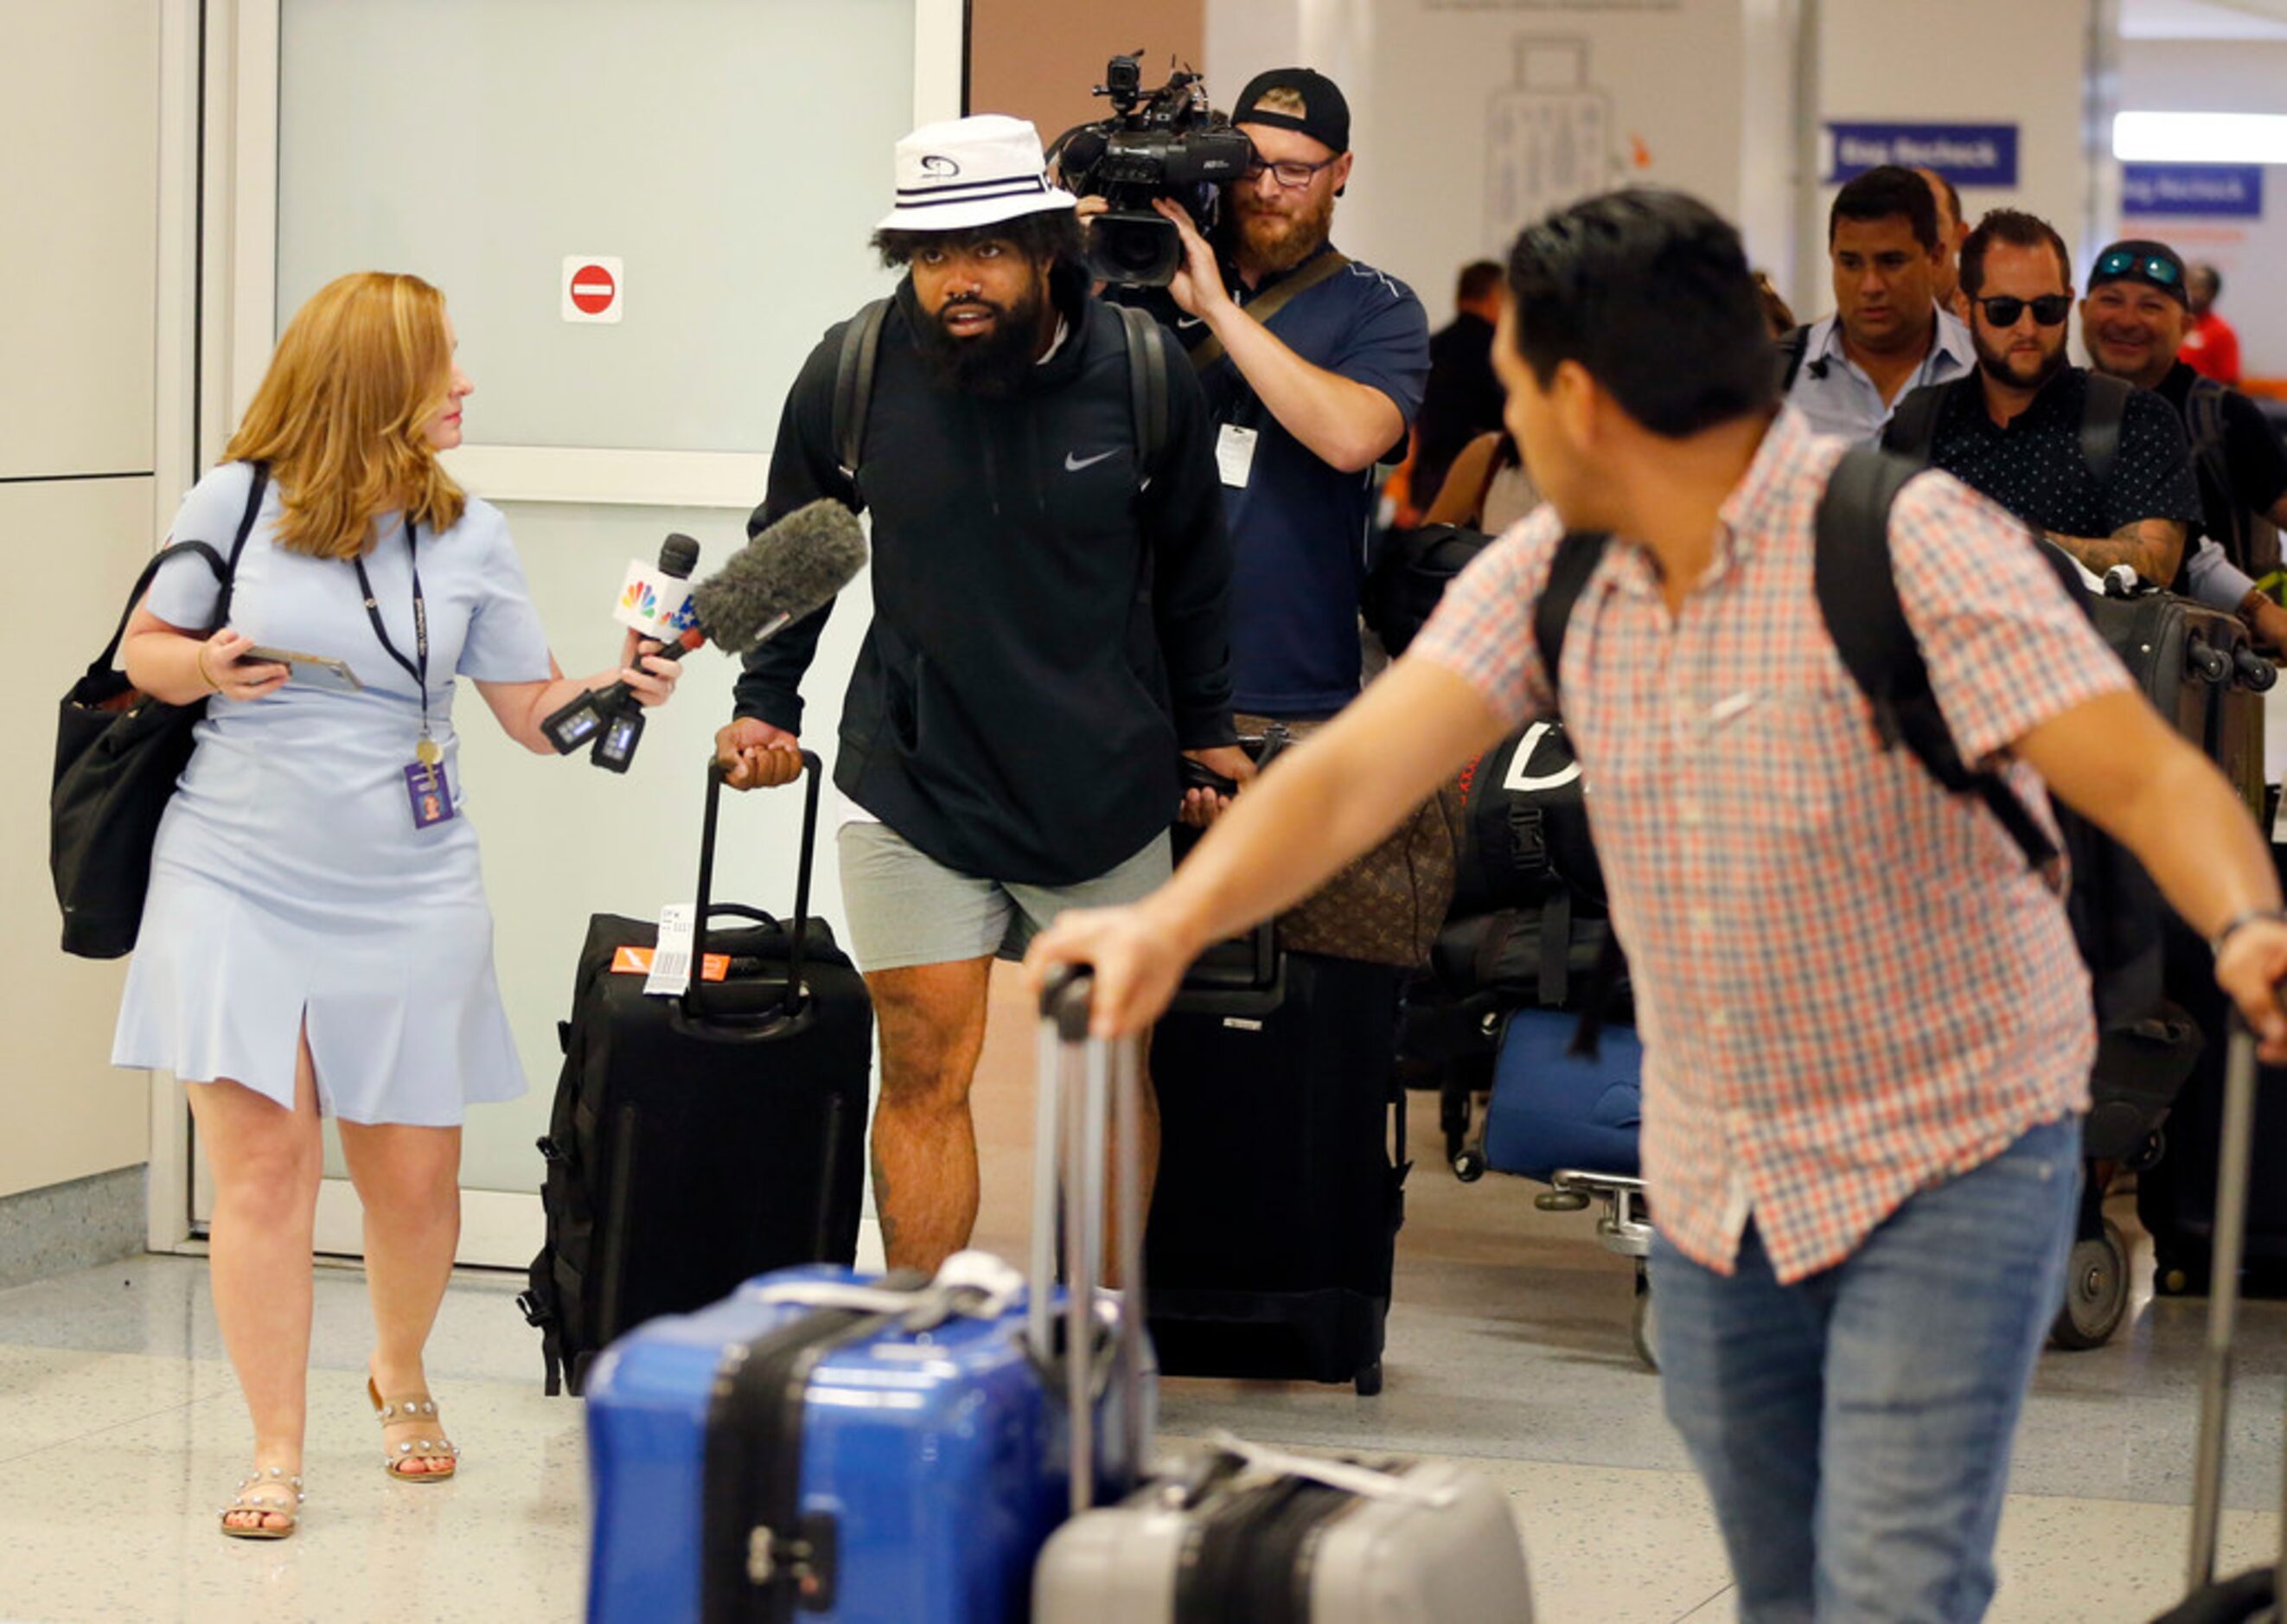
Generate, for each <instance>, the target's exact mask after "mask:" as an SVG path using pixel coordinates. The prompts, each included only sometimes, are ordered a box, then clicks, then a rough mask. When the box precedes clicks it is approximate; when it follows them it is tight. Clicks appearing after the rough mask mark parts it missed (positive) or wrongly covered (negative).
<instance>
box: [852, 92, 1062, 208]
mask: <svg viewBox="0 0 2287 1624" xmlns="http://www.w3.org/2000/svg"><path fill="white" fill-rule="evenodd" d="M1048 169H1049V166H1048V162H1047V160H1046V159H1044V158H1043V157H1042V156H1041V132H1040V131H1037V130H1035V129H1033V126H1032V125H1031V124H1029V123H1026V122H1025V120H1023V119H1021V118H1010V117H1009V115H1007V114H1005V113H980V114H977V115H975V116H973V117H969V118H954V119H947V120H946V121H945V122H944V123H937V124H923V125H922V127H921V128H920V129H918V130H916V131H914V132H913V133H912V134H911V135H909V136H907V137H906V139H904V140H902V141H899V142H898V155H897V179H898V206H897V207H896V208H895V209H892V210H890V212H889V214H888V215H887V216H886V217H884V218H883V219H882V223H881V224H880V225H879V226H876V227H874V229H875V230H877V231H967V230H968V229H969V228H970V227H971V226H997V225H999V224H1000V223H1001V221H1002V220H1013V219H1015V218H1017V216H1018V215H1022V214H1042V213H1046V212H1047V211H1048V210H1051V209H1069V208H1071V207H1072V205H1073V204H1074V203H1075V202H1077V201H1078V200H1077V199H1076V198H1074V197H1073V196H1072V194H1071V193H1069V192H1064V191H1059V190H1057V189H1056V187H1055V186H1050V185H1049V176H1048Z"/></svg>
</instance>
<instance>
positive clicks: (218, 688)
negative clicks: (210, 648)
mask: <svg viewBox="0 0 2287 1624" xmlns="http://www.w3.org/2000/svg"><path fill="white" fill-rule="evenodd" d="M198 665H199V676H200V677H201V679H202V680H203V681H204V682H205V684H206V685H207V687H208V689H209V691H210V692H211V693H221V692H222V685H221V684H220V683H218V682H217V681H216V680H215V679H214V673H213V672H212V671H210V670H208V669H207V646H206V645H205V644H203V643H202V644H200V645H199V654H198Z"/></svg>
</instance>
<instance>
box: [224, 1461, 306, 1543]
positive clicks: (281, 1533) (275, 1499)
mask: <svg viewBox="0 0 2287 1624" xmlns="http://www.w3.org/2000/svg"><path fill="white" fill-rule="evenodd" d="M289 1492H290V1498H289ZM308 1498H309V1496H307V1495H306V1494H305V1493H302V1480H301V1478H299V1477H288V1476H287V1475H286V1469H285V1468H284V1467H282V1466H273V1467H270V1468H268V1469H266V1470H265V1469H264V1468H261V1467H257V1468H256V1469H255V1472H254V1476H252V1477H241V1478H240V1479H239V1480H238V1493H235V1494H233V1495H232V1496H231V1501H230V1504H228V1505H226V1506H225V1507H224V1508H223V1509H222V1532H223V1537H224V1538H225V1539H229V1540H282V1539H284V1538H285V1537H286V1536H287V1535H289V1534H290V1533H293V1532H294V1531H295V1530H296V1529H297V1528H299V1527H300V1526H301V1525H302V1509H301V1508H302V1502H303V1501H305V1500H306V1499H308ZM249 1513H252V1514H253V1515H254V1516H255V1517H256V1518H257V1520H256V1521H254V1522H251V1523H237V1524H233V1522H232V1521H231V1520H230V1519H231V1518H232V1517H243V1516H246V1515H248V1514H249ZM262 1517H284V1518H285V1519H286V1526H284V1527H283V1528H273V1527H271V1526H269V1525H267V1524H265V1523H264V1522H262V1521H261V1520H259V1519H260V1518H262Z"/></svg>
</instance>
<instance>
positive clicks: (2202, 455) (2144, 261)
mask: <svg viewBox="0 0 2287 1624" xmlns="http://www.w3.org/2000/svg"><path fill="white" fill-rule="evenodd" d="M2191 286H2192V274H2191V273H2189V272H2188V271H2187V269H2186V267H2185V265H2184V262H2183V259H2182V258H2181V257H2180V256H2179V255H2178V254H2177V252H2176V250H2173V249H2172V248H2170V247H2169V246H2168V245H2167V244H2166V243H2164V242H2141V241H2130V242H2116V243H2114V244H2112V245H2111V246H2110V247H2109V248H2108V249H2106V250H2104V251H2103V252H2102V253H2101V254H2099V255H2098V256H2097V257H2096V265H2095V268H2094V269H2093V270H2092V271H2090V273H2089V275H2088V297H2086V298H2085V299H2083V300H2082V301H2081V305H2080V336H2081V343H2082V344H2083V345H2085V346H2086V348H2087V350H2088V353H2089V358H2090V359H2091V360H2093V361H2094V362H2095V363H2096V369H2097V370H2098V371H2100V372H2103V373H2109V375H2111V376H2114V377H2117V378H2119V379H2121V380H2122V381H2123V382H2125V383H2129V384H2134V385H2135V386H2136V387H2137V388H2139V389H2149V390H2150V391H2151V392H2153V393H2154V394H2156V395H2157V396H2159V397H2160V399H2162V400H2165V401H2166V402H2167V403H2168V404H2169V405H2170V406H2171V407H2172V408H2175V411H2176V414H2177V416H2178V417H2179V418H2180V419H2181V420H2182V422H2183V424H2184V427H2185V431H2186V432H2187V433H2188V435H2189V436H2190V438H2191V442H2192V463H2193V470H2194V473H2195V475H2196V479H2197V481H2198V486H2199V495H2200V507H2201V511H2202V518H2201V521H2200V527H2201V531H2202V534H2201V535H2200V537H2199V540H2198V542H2197V543H2196V545H2195V546H2194V548H2193V550H2192V551H2191V555H2190V557H2188V558H2187V559H2186V560H2185V566H2184V572H2183V574H2182V576H2181V577H2180V579H2179V581H2178V582H2176V585H2177V589H2178V590H2181V591H2187V592H2188V593H2190V595H2191V596H2193V597H2195V598H2198V599H2199V600H2200V601H2201V602H2202V603H2204V604H2209V605H2212V606H2214V607H2216V608H2219V609H2225V610H2228V611H2230V612H2231V613H2233V614H2237V615H2238V616H2239V617H2240V618H2241V619H2243V620H2244V621H2245V622H2247V623H2248V625H2249V626H2250V628H2251V629H2252V630H2254V632H2255V634H2256V636H2257V637H2258V638H2260V639H2262V641H2263V642H2265V643H2267V644H2268V645H2270V646H2272V647H2275V648H2280V647H2287V609H2283V608H2281V607H2280V606H2278V605H2277V604H2276V603H2274V602H2273V601H2272V600H2271V599H2270V598H2267V597H2266V596H2265V595H2264V594H2263V593H2262V592H2260V591H2259V590H2257V589H2256V585H2255V582H2254V579H2253V576H2254V575H2255V574H2259V573H2261V571H2262V569H2263V567H2264V566H2267V565H2268V564H2269V563H2270V562H2271V561H2272V557H2273V556H2275V553H2276V550H2277V546H2278V541H2277V535H2276V530H2275V527H2277V526H2280V525H2287V446H2283V445H2282V444H2281V443H2280V440H2279V437H2278V435H2276V434H2275V433H2273V432H2272V431H2271V426H2270V424H2268V423H2267V422H2266V421H2265V420H2264V416H2263V414H2262V412H2261V411H2260V410H2259V409H2258V408H2257V407H2256V404H2255V402H2253V401H2252V400H2249V399H2248V398H2247V397H2246V396H2245V395H2243V394H2241V393H2240V392H2238V391H2237V390H2236V389H2227V388H2225V387H2224V386H2223V385H2222V384H2218V383H2215V382H2213V381H2212V380H2210V379H2206V378H2203V377H2202V376H2200V375H2199V374H2198V373H2197V372H2196V371H2194V370H2193V369H2192V368H2191V367H2190V366H2189V365H2188V364H2187V363H2186V362H2185V361H2183V360H2180V359H2179V356H2178V352H2179V350H2180V349H2181V347H2182V345H2183V342H2184V334H2185V331H2186V329H2187V328H2188V326H2189V324H2190V321H2191V313H2192V312H2191V299H2190V297H2189V291H2190V289H2191ZM2265 527H2274V528H2273V533H2272V534H2271V535H2262V531H2263V529H2264V528H2265ZM2259 552H2260V553H2262V554H2264V555H2266V556H2260V557H2259V556H2258V554H2259Z"/></svg>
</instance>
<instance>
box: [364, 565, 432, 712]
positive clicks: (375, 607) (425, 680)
mask: <svg viewBox="0 0 2287 1624" xmlns="http://www.w3.org/2000/svg"><path fill="white" fill-rule="evenodd" d="M404 529H405V553H406V557H407V558H408V559H409V560H410V561H411V565H412V570H413V647H414V651H415V655H416V656H417V663H416V661H415V660H408V659H407V658H406V657H405V655H404V654H402V653H401V652H400V650H399V649H398V646H397V645H396V644H394V643H392V642H391V641H390V638H389V628H388V627H386V626H384V625H383V624H382V622H381V605H380V603H379V602H378V601H377V600H376V598H374V595H373V582H372V580H371V578H369V577H368V575H367V574H366V573H365V559H364V558H362V557H360V558H352V559H351V560H350V562H351V564H352V566H353V567H354V568H355V569H356V570H357V578H358V590H360V591H361V592H363V593H364V594H365V613H366V618H367V619H368V620H370V621H371V622H373V635H374V636H375V637H376V638H380V639H381V646H382V651H383V652H384V654H388V656H389V657H390V658H391V659H392V660H394V661H397V663H398V665H399V666H400V667H401V668H402V669H403V670H404V672H405V674H406V675H407V676H408V677H411V678H413V680H414V682H415V685H417V686H418V687H419V688H420V690H421V736H422V737H423V739H426V738H427V737H428V736H429V604H428V600H427V599H426V598H423V597H422V595H421V553H420V548H419V546H418V545H417V544H416V543H415V535H416V534H417V532H416V530H415V526H414V523H413V521H412V519H406V520H405V521H404Z"/></svg>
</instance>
